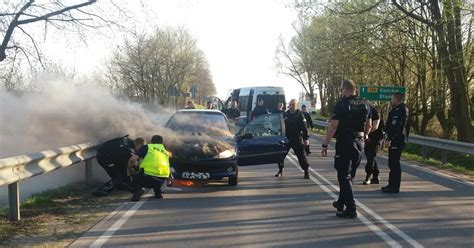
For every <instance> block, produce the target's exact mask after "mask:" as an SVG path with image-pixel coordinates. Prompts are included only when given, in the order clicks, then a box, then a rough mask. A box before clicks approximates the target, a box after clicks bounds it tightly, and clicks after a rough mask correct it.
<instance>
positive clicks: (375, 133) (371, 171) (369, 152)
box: [363, 106, 384, 185]
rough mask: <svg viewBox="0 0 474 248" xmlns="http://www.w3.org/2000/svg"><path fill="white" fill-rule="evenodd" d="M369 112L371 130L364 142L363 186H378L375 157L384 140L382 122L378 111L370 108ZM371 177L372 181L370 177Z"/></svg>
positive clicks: (377, 170)
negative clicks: (365, 159)
mask: <svg viewBox="0 0 474 248" xmlns="http://www.w3.org/2000/svg"><path fill="white" fill-rule="evenodd" d="M370 112H371V115H372V128H371V129H370V133H369V138H368V139H366V140H365V147H364V152H365V156H366V157H367V164H366V165H365V173H366V176H365V180H364V182H363V184H364V185H368V184H379V182H380V180H379V173H380V171H379V166H378V164H377V160H376V159H375V157H376V156H377V151H378V150H379V147H380V142H381V141H382V140H383V138H384V133H383V127H384V125H383V121H382V122H380V115H379V111H378V110H377V109H376V108H374V107H373V106H370ZM371 176H372V179H370V177H371Z"/></svg>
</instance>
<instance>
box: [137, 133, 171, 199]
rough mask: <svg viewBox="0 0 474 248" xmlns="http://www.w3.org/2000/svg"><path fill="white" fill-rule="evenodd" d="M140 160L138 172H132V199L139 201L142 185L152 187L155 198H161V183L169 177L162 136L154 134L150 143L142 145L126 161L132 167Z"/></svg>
mask: <svg viewBox="0 0 474 248" xmlns="http://www.w3.org/2000/svg"><path fill="white" fill-rule="evenodd" d="M139 160H140V163H139V166H138V173H134V174H132V182H133V185H134V190H133V196H132V199H131V200H132V201H139V200H140V197H141V196H142V195H143V193H144V191H143V189H142V187H145V188H152V189H153V190H154V192H155V197H156V198H163V195H162V193H163V192H162V186H163V183H165V181H166V180H167V179H168V178H169V177H170V162H169V152H168V151H167V150H166V149H165V147H164V146H163V137H161V136H160V135H154V136H153V137H152V138H151V144H148V145H143V146H141V147H140V149H139V150H138V151H137V152H136V155H135V154H134V155H132V157H130V159H129V161H128V168H129V169H133V168H134V167H135V166H136V164H137V162H138V161H139Z"/></svg>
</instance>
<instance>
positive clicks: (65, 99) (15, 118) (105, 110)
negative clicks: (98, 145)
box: [0, 80, 173, 158]
mask: <svg viewBox="0 0 474 248" xmlns="http://www.w3.org/2000/svg"><path fill="white" fill-rule="evenodd" d="M41 88H42V89H43V90H42V91H40V92H30V93H24V94H22V95H21V96H17V95H14V94H11V93H8V92H5V91H0V158H5V157H10V156H14V155H21V154H26V153H31V152H36V151H43V150H48V149H53V148H59V147H63V146H68V145H74V144H79V143H84V142H90V141H104V140H107V139H110V138H115V137H119V136H122V135H126V134H129V135H130V136H131V137H132V138H135V137H138V136H142V137H144V138H145V139H147V140H149V138H150V137H151V136H152V135H153V134H162V135H165V134H166V132H167V131H166V129H164V128H163V126H164V124H165V122H166V121H167V120H168V119H169V117H170V116H171V114H172V112H173V111H170V110H166V109H165V108H163V109H161V110H160V111H159V113H151V112H148V111H146V110H144V108H143V107H142V106H141V105H139V104H136V103H132V102H130V101H126V100H119V99H117V98H116V97H114V96H112V94H110V92H108V91H107V90H106V89H103V88H100V87H95V86H88V85H79V86H78V85H74V84H73V83H72V82H66V81H64V80H57V81H54V82H48V83H44V84H43V85H42V86H41Z"/></svg>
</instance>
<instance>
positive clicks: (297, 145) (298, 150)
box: [278, 140, 309, 171]
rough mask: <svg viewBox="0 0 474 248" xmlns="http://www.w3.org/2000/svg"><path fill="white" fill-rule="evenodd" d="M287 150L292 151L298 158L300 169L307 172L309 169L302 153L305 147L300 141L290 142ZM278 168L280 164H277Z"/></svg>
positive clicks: (304, 154)
mask: <svg viewBox="0 0 474 248" xmlns="http://www.w3.org/2000/svg"><path fill="white" fill-rule="evenodd" d="M289 148H291V149H293V151H294V152H295V154H296V157H297V158H298V163H299V164H300V166H301V169H303V170H304V171H307V170H308V168H309V164H308V159H307V158H306V153H305V151H304V149H305V145H304V144H303V142H302V140H290V142H289ZM278 166H280V164H278Z"/></svg>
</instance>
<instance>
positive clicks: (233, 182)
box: [229, 176, 238, 186]
mask: <svg viewBox="0 0 474 248" xmlns="http://www.w3.org/2000/svg"><path fill="white" fill-rule="evenodd" d="M237 184H238V179H237V176H232V177H229V185H230V186H237Z"/></svg>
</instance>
